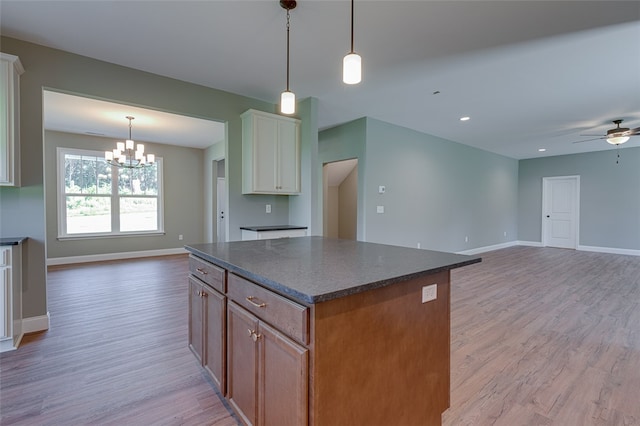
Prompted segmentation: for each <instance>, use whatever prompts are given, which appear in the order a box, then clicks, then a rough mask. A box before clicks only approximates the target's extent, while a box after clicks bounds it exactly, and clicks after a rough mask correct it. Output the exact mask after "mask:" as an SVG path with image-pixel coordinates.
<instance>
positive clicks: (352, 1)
mask: <svg viewBox="0 0 640 426" xmlns="http://www.w3.org/2000/svg"><path fill="white" fill-rule="evenodd" d="M353 3H354V0H351V53H354V52H353V10H354V7H353Z"/></svg>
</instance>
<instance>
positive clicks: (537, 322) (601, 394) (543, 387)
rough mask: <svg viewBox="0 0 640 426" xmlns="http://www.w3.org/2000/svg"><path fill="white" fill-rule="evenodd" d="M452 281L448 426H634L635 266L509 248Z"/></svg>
mask: <svg viewBox="0 0 640 426" xmlns="http://www.w3.org/2000/svg"><path fill="white" fill-rule="evenodd" d="M482 257H483V258H484V261H483V263H481V264H478V265H473V266H471V267H468V268H462V269H459V270H456V271H454V272H453V273H452V310H451V389H452V391H451V408H450V409H449V410H447V412H446V413H445V415H444V416H443V420H444V421H443V424H444V425H505V426H513V425H562V426H565V425H567V426H570V425H576V426H583V425H616V426H617V425H640V257H633V256H620V255H612V254H602V253H589V252H578V251H574V250H563V249H554V248H533V247H512V248H509V249H504V250H499V251H495V252H491V253H486V254H484V255H483V256H482Z"/></svg>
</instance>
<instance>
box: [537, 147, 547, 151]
mask: <svg viewBox="0 0 640 426" xmlns="http://www.w3.org/2000/svg"><path fill="white" fill-rule="evenodd" d="M546 150H547V148H540V149H538V152H545V151H546Z"/></svg>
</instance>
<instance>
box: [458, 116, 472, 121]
mask: <svg viewBox="0 0 640 426" xmlns="http://www.w3.org/2000/svg"><path fill="white" fill-rule="evenodd" d="M469 120H471V117H460V121H469Z"/></svg>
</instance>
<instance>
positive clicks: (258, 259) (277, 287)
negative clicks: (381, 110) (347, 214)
mask: <svg viewBox="0 0 640 426" xmlns="http://www.w3.org/2000/svg"><path fill="white" fill-rule="evenodd" d="M185 248H186V249H187V250H188V251H189V252H191V253H193V254H195V255H197V256H199V257H201V258H203V259H206V260H208V261H210V262H212V263H214V264H216V265H218V266H220V267H223V268H225V269H228V270H229V271H231V272H234V273H236V274H238V275H241V276H243V277H245V278H248V279H250V280H252V281H254V282H257V283H258V284H261V285H263V286H265V287H267V288H270V289H272V290H274V291H276V292H277V293H280V294H283V295H286V296H289V297H290V298H291V299H294V300H296V301H298V302H300V303H303V304H314V303H319V302H324V301H327V300H331V299H335V298H339V297H343V296H348V295H350V294H356V293H359V292H362V291H366V290H370V289H374V288H379V287H384V286H386V285H390V284H393V283H395V282H399V281H405V280H408V279H412V278H416V277H419V276H422V275H428V274H433V273H437V272H440V271H445V270H450V269H455V268H460V267H462V266H466V265H471V264H473V263H477V262H480V261H481V259H480V258H479V257H474V256H465V255H460V254H453V253H445V252H439V251H431V250H419V249H411V248H405V247H397V246H389V245H384V244H374V243H364V242H358V241H351V240H338V239H331V238H323V237H299V238H283V239H275V240H257V241H235V242H230V243H213V244H191V245H187V246H185Z"/></svg>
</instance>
